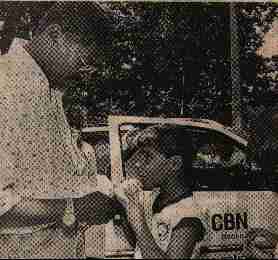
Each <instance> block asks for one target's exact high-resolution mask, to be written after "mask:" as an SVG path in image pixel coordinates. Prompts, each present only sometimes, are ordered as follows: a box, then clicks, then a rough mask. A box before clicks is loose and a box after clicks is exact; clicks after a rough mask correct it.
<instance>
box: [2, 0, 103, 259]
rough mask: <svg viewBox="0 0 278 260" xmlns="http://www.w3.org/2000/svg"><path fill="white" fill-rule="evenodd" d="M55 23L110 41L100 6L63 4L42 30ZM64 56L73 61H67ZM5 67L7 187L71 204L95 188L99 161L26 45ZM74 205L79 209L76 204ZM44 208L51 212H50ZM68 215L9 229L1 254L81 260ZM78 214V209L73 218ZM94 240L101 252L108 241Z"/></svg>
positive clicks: (4, 62) (43, 50) (10, 55)
mask: <svg viewBox="0 0 278 260" xmlns="http://www.w3.org/2000/svg"><path fill="white" fill-rule="evenodd" d="M52 8H53V7H52ZM58 14H60V16H59V15H58ZM52 22H61V23H62V24H63V28H64V29H65V30H67V31H71V32H78V33H81V34H82V35H83V36H84V37H83V38H82V40H83V43H88V41H91V40H92V39H96V41H100V40H101V39H102V40H103V39H106V38H107V30H104V29H103V28H106V25H107V24H106V22H107V21H106V18H104V16H103V12H102V9H101V8H99V6H98V5H97V4H96V3H94V2H92V3H88V2H85V3H77V2H75V3H59V4H57V5H56V7H55V8H53V9H51V12H49V14H48V16H46V17H44V19H43V20H42V23H41V24H40V27H39V29H40V30H43V29H44V28H45V25H47V24H50V23H52ZM92 28H93V29H94V30H92ZM40 30H39V32H40ZM37 33H38V32H37ZM96 33H97V34H96ZM51 44H52V43H51V42H42V44H41V46H40V45H38V47H37V48H38V50H37V51H38V52H41V53H44V54H45V55H47V53H46V50H47V49H48V48H50V46H51ZM99 44H101V43H99ZM102 45H104V44H102ZM59 55H63V52H60V54H59ZM95 55H96V56H98V53H95ZM60 58H61V59H68V57H67V56H65V57H63V56H61V57H60ZM54 62H55V61H54ZM0 66H1V69H0V74H1V79H0V93H1V100H0V103H1V104H0V117H1V124H0V125H1V127H0V132H1V140H0V143H1V155H0V156H1V185H2V186H1V188H4V187H6V186H7V185H13V187H14V189H15V190H16V192H17V193H18V194H19V195H23V196H27V197H45V198H49V197H50V198H63V199H65V198H71V197H74V196H76V195H77V194H78V193H79V192H86V190H87V189H88V188H89V189H90V188H92V187H95V186H96V185H97V183H96V178H95V175H96V162H95V159H94V161H90V159H91V158H86V157H84V156H83V155H82V153H81V152H80V150H79V148H78V147H77V144H76V142H75V140H74V139H73V138H72V135H71V131H70V127H69V125H68V123H67V120H66V117H65V114H64V110H63V104H62V94H63V93H62V91H60V90H59V89H57V86H50V85H49V81H48V79H47V77H46V75H45V73H44V72H43V71H42V70H41V68H40V67H39V66H38V64H37V63H36V62H35V61H34V59H33V58H32V57H31V56H30V55H29V54H28V53H27V52H26V51H25V50H24V49H23V48H22V47H20V46H18V47H17V48H11V52H10V53H8V54H7V55H5V56H3V57H1V61H0ZM106 161H107V160H106ZM100 163H101V161H100ZM88 164H89V165H88ZM103 168H104V167H103ZM100 172H101V171H100ZM105 172H106V171H105ZM68 206H69V207H72V203H71V200H69V201H68ZM96 208H101V202H99V201H97V202H96ZM41 210H42V211H41V212H42V213H41V214H43V210H44V209H43V208H42V209H41ZM60 210H61V214H60V215H61V216H60V217H57V219H56V222H57V223H56V225H55V227H54V228H51V227H46V228H45V227H44V229H45V230H40V228H42V227H40V228H39V231H37V232H35V227H34V226H31V227H30V228H29V231H28V232H25V231H26V230H23V229H22V228H20V229H17V230H14V229H13V230H10V231H9V229H8V230H7V229H6V230H5V232H6V233H9V234H7V235H3V236H1V237H0V244H1V250H0V256H1V257H3V258H8V257H12V258H35V257H38V258H42V257H43V258H74V257H76V256H78V255H77V252H76V251H78V252H81V251H82V250H80V249H78V248H77V246H78V241H79V239H80V237H81V236H79V234H78V233H79V232H70V233H68V232H67V230H66V229H67V228H65V226H61V225H59V224H60V223H61V222H62V219H61V218H62V215H63V211H64V209H60ZM76 210H78V209H72V210H71V214H74V211H76ZM77 221H78V220H77ZM25 228H27V227H25ZM64 229H65V230H64ZM12 232H16V233H20V234H13V233H12ZM25 233H27V234H25ZM95 233H97V232H95ZM94 239H95V240H94V242H97V245H96V248H95V251H97V250H98V249H99V248H100V246H99V243H102V242H101V241H102V240H101V239H100V235H98V237H94ZM79 256H80V255H79ZM101 256H103V254H101Z"/></svg>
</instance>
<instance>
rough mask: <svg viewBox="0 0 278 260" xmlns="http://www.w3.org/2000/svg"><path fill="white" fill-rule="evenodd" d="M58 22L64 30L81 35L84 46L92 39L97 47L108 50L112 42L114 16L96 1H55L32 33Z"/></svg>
mask: <svg viewBox="0 0 278 260" xmlns="http://www.w3.org/2000/svg"><path fill="white" fill-rule="evenodd" d="M53 23H57V24H59V25H60V26H61V27H62V29H63V31H64V32H71V33H77V34H79V35H81V43H82V44H83V45H84V46H86V45H89V44H90V43H91V42H92V41H94V42H96V44H97V45H98V47H100V48H103V49H104V50H107V49H108V50H109V48H110V47H111V44H112V34H113V30H114V17H113V15H112V12H111V11H110V10H109V9H105V8H103V7H102V6H101V5H100V4H99V3H97V2H56V3H54V4H53V5H52V6H51V7H50V8H49V10H48V12H47V13H46V14H45V15H44V17H43V18H42V19H40V21H39V25H38V27H37V28H35V30H34V35H38V34H40V33H42V32H43V31H44V30H45V29H46V27H47V26H49V25H50V24H53Z"/></svg>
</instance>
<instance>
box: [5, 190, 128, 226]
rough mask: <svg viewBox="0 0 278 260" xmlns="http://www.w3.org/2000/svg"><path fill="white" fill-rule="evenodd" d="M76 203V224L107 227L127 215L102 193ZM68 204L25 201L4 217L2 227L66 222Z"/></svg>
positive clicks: (23, 199)
mask: <svg viewBox="0 0 278 260" xmlns="http://www.w3.org/2000/svg"><path fill="white" fill-rule="evenodd" d="M73 203H74V214H75V217H76V221H78V222H86V223H88V224H95V225H97V224H104V223H107V222H109V220H111V218H112V217H113V216H114V215H115V214H121V212H123V208H122V206H121V205H120V204H119V202H117V201H116V200H115V199H113V198H109V197H108V196H106V195H103V194H102V193H101V192H93V193H91V194H88V195H85V196H83V197H81V198H75V199H73ZM66 204H67V202H66V200H65V199H47V198H46V199H35V198H22V199H21V200H20V201H19V202H18V203H17V204H15V205H14V206H12V207H11V208H10V210H8V211H7V212H6V213H4V214H3V215H2V216H0V226H5V227H22V226H29V225H30V226H31V225H37V224H47V223H50V222H54V221H62V218H63V216H64V211H65V208H66Z"/></svg>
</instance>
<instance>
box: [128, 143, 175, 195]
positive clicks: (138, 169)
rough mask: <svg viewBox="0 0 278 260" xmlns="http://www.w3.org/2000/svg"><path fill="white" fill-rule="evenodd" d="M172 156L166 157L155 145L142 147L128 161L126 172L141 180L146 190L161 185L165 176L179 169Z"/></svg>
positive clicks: (131, 176)
mask: <svg viewBox="0 0 278 260" xmlns="http://www.w3.org/2000/svg"><path fill="white" fill-rule="evenodd" d="M176 166H177V164H174V163H173V162H172V158H166V157H165V156H164V154H162V153H160V152H159V151H158V150H157V149H156V148H155V147H153V146H146V147H140V148H139V149H138V150H137V151H136V152H135V153H134V154H133V155H132V156H131V157H130V158H129V159H128V160H127V161H126V162H125V172H126V174H127V176H128V177H130V178H137V179H138V180H140V181H141V183H142V184H143V186H144V189H145V190H152V189H154V188H157V187H160V186H161V184H162V183H163V181H164V180H165V178H168V177H169V176H170V175H171V174H172V175H174V174H175V172H177V170H178V169H176V168H177V167H176Z"/></svg>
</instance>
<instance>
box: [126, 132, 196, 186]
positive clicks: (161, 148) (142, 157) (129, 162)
mask: <svg viewBox="0 0 278 260" xmlns="http://www.w3.org/2000/svg"><path fill="white" fill-rule="evenodd" d="M138 135H139V136H136V135H135V136H134V137H133V138H134V139H135V140H136V147H133V148H132V149H133V152H132V153H131V154H129V157H128V158H126V161H125V173H126V175H127V177H131V178H137V179H139V180H140V181H141V182H142V184H143V186H144V189H146V190H152V189H154V188H156V187H162V186H163V185H165V184H166V183H169V178H171V179H172V180H179V181H183V180H184V181H186V178H187V177H186V175H187V174H188V175H189V174H190V173H189V172H186V173H185V171H184V168H186V167H189V168H190V167H191V163H192V151H191V148H192V142H191V138H190V137H189V136H187V135H186V134H185V133H184V132H183V131H180V130H179V129H174V128H171V127H170V128H168V129H167V128H163V127H162V128H160V127H148V128H146V129H144V130H141V131H138ZM181 178H182V179H181ZM166 185H167V184H166Z"/></svg>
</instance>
